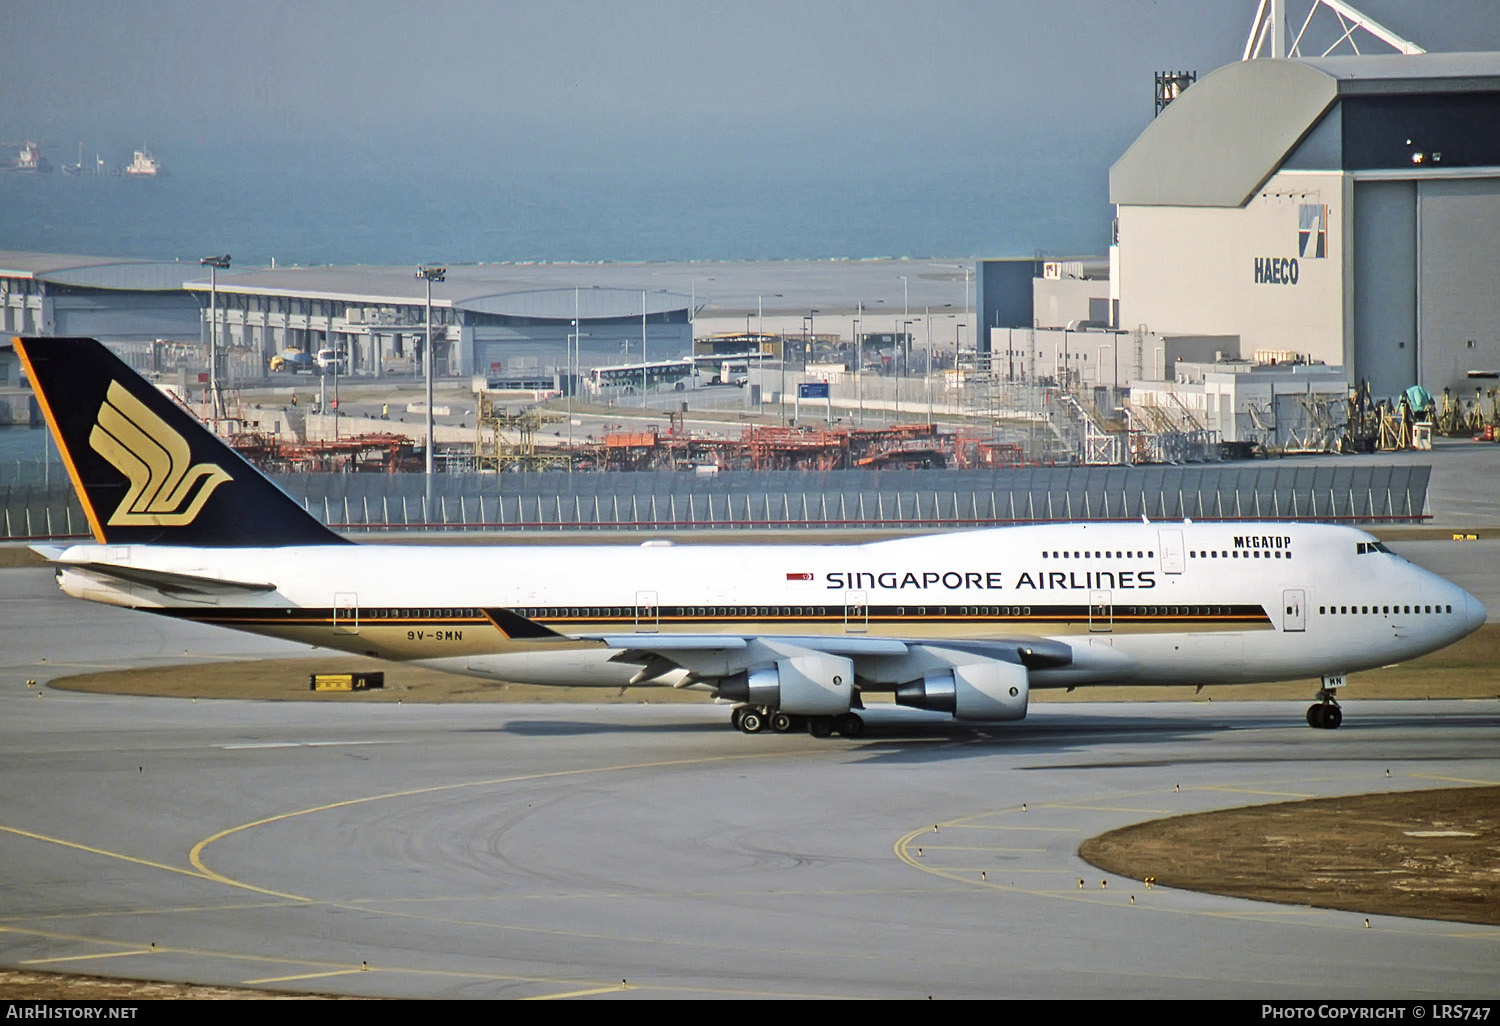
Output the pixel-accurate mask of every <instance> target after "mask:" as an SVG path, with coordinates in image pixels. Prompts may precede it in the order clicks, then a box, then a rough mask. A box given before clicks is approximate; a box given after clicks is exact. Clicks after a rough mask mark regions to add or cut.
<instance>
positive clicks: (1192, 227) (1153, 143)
mask: <svg viewBox="0 0 1500 1026" xmlns="http://www.w3.org/2000/svg"><path fill="white" fill-rule="evenodd" d="M1110 199H1111V202H1112V203H1114V204H1115V206H1116V209H1117V221H1116V233H1115V234H1116V243H1115V245H1114V246H1113V247H1112V249H1111V261H1110V262H1111V269H1110V293H1111V296H1110V298H1111V299H1112V300H1113V301H1114V303H1113V304H1112V305H1113V306H1114V307H1115V310H1116V311H1117V313H1116V318H1117V320H1116V325H1117V327H1118V328H1120V329H1124V330H1136V331H1149V332H1152V333H1154V334H1158V335H1174V334H1182V335H1200V336H1221V337H1223V336H1238V337H1239V339H1240V345H1239V349H1240V351H1241V353H1242V354H1243V355H1245V356H1247V357H1248V356H1250V355H1251V354H1252V353H1254V352H1258V351H1280V352H1287V353H1296V354H1300V355H1301V356H1303V357H1305V358H1307V359H1309V360H1312V361H1321V362H1324V363H1327V364H1330V365H1341V366H1343V367H1344V368H1345V369H1346V371H1347V373H1348V376H1349V378H1350V380H1351V381H1358V380H1362V379H1368V380H1369V381H1370V384H1371V387H1372V391H1373V394H1375V395H1376V396H1392V395H1395V394H1397V393H1399V392H1400V391H1402V390H1404V389H1405V388H1406V387H1407V386H1409V385H1412V384H1421V385H1423V386H1425V387H1426V388H1427V389H1429V390H1430V391H1432V392H1434V393H1437V392H1441V390H1442V389H1444V388H1451V389H1453V390H1454V391H1455V392H1458V391H1462V392H1464V393H1472V389H1473V388H1474V387H1475V384H1476V380H1475V379H1476V378H1480V379H1481V380H1480V381H1479V382H1478V383H1479V384H1483V380H1482V377H1483V376H1490V375H1493V374H1494V373H1495V372H1496V371H1497V370H1500V288H1497V287H1496V284H1497V268H1500V54H1494V53H1448V54H1420V55H1390V56H1386V55H1379V56H1356V57H1330V58H1323V59H1314V60H1303V59H1298V60H1266V59H1259V60H1247V61H1243V62H1241V63H1238V64H1231V65H1229V66H1227V67H1224V68H1221V69H1219V70H1217V71H1215V72H1214V73H1212V74H1210V75H1207V76H1205V77H1204V78H1203V79H1202V80H1201V81H1199V82H1197V83H1196V84H1194V85H1193V86H1192V87H1191V88H1189V89H1186V90H1185V91H1184V92H1183V93H1182V94H1181V96H1180V97H1178V98H1177V99H1176V100H1174V101H1173V102H1171V104H1170V105H1169V106H1167V107H1166V109H1165V110H1163V111H1162V113H1161V114H1160V116H1159V117H1157V118H1156V120H1155V121H1153V122H1152V123H1151V125H1150V126H1149V127H1148V128H1147V129H1146V131H1145V132H1143V133H1142V134H1141V136H1140V137H1139V138H1138V139H1137V140H1136V142H1135V143H1134V144H1133V145H1132V146H1131V147H1130V148H1129V149H1128V150H1127V151H1126V153H1125V154H1124V155H1123V156H1122V157H1121V158H1120V159H1119V161H1118V162H1116V164H1115V165H1114V167H1113V168H1112V169H1111V171H1110ZM1162 376H1163V377H1170V376H1171V375H1170V374H1163V375H1162Z"/></svg>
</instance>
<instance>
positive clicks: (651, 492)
mask: <svg viewBox="0 0 1500 1026" xmlns="http://www.w3.org/2000/svg"><path fill="white" fill-rule="evenodd" d="M1430 475H1431V468H1430V467H1428V466H1419V465H1369V464H1365V465H1362V464H1360V463H1358V462H1355V461H1350V462H1348V463H1341V464H1338V465H1332V466H1329V465H1318V466H1308V465H1296V464H1291V463H1248V464H1212V465H1187V466H1146V467H1028V468H1014V469H995V470H880V471H870V470H839V471H824V472H813V471H759V472H755V471H743V472H741V471H736V472H721V473H718V474H694V473H688V472H675V471H660V472H642V473H629V472H607V473H587V474H584V473H578V474H567V473H515V474H438V475H437V476H436V477H435V478H434V482H433V484H434V487H433V497H432V502H431V504H430V505H429V504H428V502H427V500H426V482H425V478H424V477H423V475H421V474H282V475H273V480H275V481H276V483H277V484H278V485H280V486H281V488H282V489H284V490H285V491H286V492H287V494H289V495H290V496H292V498H293V499H295V500H296V501H297V502H298V503H300V504H301V505H302V506H303V507H304V508H305V509H307V510H308V511H309V512H310V513H311V514H312V515H313V516H314V517H316V518H317V519H318V520H320V521H322V522H323V523H325V524H327V525H329V526H330V527H332V528H333V529H335V530H339V531H350V532H353V533H381V532H410V531H434V532H441V531H556V530H611V531H617V530H642V531H662V530H707V529H751V528H754V529H776V528H796V529H807V528H907V529H914V528H958V527H985V526H1002V525H1007V524H1025V523H1039V522H1048V521H1109V520H1138V519H1140V518H1141V517H1143V516H1144V517H1146V518H1148V519H1150V520H1181V519H1184V518H1188V519H1193V520H1303V521H1322V522H1328V523H1346V524H1382V523H1415V522H1420V521H1422V520H1424V519H1426V517H1427V516H1428V513H1427V508H1426V507H1427V488H1428V481H1429V478H1430ZM87 535H88V522H87V519H86V518H85V516H84V514H83V510H82V508H81V507H80V506H79V504H78V501H77V499H76V498H75V497H74V495H73V490H72V487H71V485H70V484H69V482H68V479H67V475H66V473H65V472H64V471H63V468H62V466H61V464H58V463H53V464H52V465H51V466H50V467H46V468H44V467H42V466H41V464H40V463H34V464H26V465H22V464H16V463H10V464H4V465H0V540H13V541H42V540H49V539H65V538H81V537H86V536H87Z"/></svg>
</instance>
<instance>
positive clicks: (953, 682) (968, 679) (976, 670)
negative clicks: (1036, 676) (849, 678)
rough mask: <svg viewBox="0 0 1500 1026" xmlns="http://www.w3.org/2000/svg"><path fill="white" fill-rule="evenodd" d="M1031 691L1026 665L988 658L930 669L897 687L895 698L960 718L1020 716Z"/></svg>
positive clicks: (1000, 718)
mask: <svg viewBox="0 0 1500 1026" xmlns="http://www.w3.org/2000/svg"><path fill="white" fill-rule="evenodd" d="M1030 694H1031V688H1030V683H1029V680H1028V678H1027V675H1026V667H1024V666H1019V665H1017V664H1015V663H1004V662H987V663H969V664H966V665H964V666H955V667H953V669H951V670H942V671H939V672H935V673H929V674H926V675H925V676H923V677H921V678H920V679H918V680H913V681H908V682H907V683H905V684H902V685H901V686H900V687H898V688H896V702H897V704H899V705H907V706H911V707H912V708H913V709H931V710H933V711H935V712H945V713H951V714H952V715H953V717H954V719H959V720H1022V719H1025V718H1026V702H1027V700H1028V698H1029V697H1030Z"/></svg>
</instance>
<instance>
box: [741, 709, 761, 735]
mask: <svg viewBox="0 0 1500 1026" xmlns="http://www.w3.org/2000/svg"><path fill="white" fill-rule="evenodd" d="M765 729H766V718H765V717H764V716H762V715H761V713H760V710H759V709H746V710H745V711H744V712H742V713H740V730H742V731H744V732H745V733H746V734H759V733H760V732H761V731H763V730H765Z"/></svg>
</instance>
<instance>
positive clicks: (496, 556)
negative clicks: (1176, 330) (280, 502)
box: [58, 523, 1485, 689]
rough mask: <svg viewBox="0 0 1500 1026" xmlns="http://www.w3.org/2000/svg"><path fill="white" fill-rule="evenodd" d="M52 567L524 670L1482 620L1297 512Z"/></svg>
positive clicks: (1111, 658) (1213, 643) (1176, 669)
mask: <svg viewBox="0 0 1500 1026" xmlns="http://www.w3.org/2000/svg"><path fill="white" fill-rule="evenodd" d="M58 561H59V562H60V563H61V564H63V565H64V567H66V566H67V564H84V563H87V564H92V565H93V566H94V567H95V568H98V567H116V568H125V569H136V570H145V571H154V572H158V573H163V574H167V573H170V574H181V575H185V576H187V577H189V578H192V579H209V580H221V581H224V582H230V583H228V584H226V586H225V588H224V589H223V590H222V591H215V590H213V589H204V590H199V591H196V592H194V591H192V590H191V589H188V590H184V589H175V588H161V587H153V586H152V585H151V584H149V583H141V580H142V578H140V577H137V578H135V579H130V578H129V577H121V576H112V575H110V574H108V573H99V572H96V570H86V569H66V568H65V569H63V570H62V571H61V573H60V578H61V583H62V587H63V588H64V590H66V591H67V592H68V593H69V594H72V595H75V596H78V597H80V598H86V599H93V600H97V601H103V602H109V603H113V604H116V605H122V606H129V607H133V608H141V609H148V610H153V611H157V612H164V613H170V614H171V615H175V616H180V617H184V618H188V619H193V620H198V621H201V622H207V623H217V624H221V625H224V626H229V627H234V628H237V629H242V630H249V631H254V632H258V633H263V634H268V635H274V636H278V637H287V638H293V639H296V640H299V641H306V642H310V643H313V644H319V645H326V646H329V647H332V648H337V649H343V650H345V651H350V652H357V653H362V654H368V655H373V656H378V657H381V658H386V659H394V660H401V661H412V662H420V663H422V664H424V665H430V666H435V667H439V668H442V669H447V670H454V671H458V672H465V673H470V674H474V675H477V676H483V677H488V678H492V679H500V680H508V681H516V682H521V683H545V684H576V685H608V686H620V685H623V684H625V683H626V682H627V681H631V680H636V681H640V680H641V677H640V673H639V671H640V669H641V666H640V660H637V661H636V662H634V663H631V662H622V661H619V659H618V658H617V657H619V656H620V654H621V652H622V651H627V650H633V649H634V648H636V647H637V646H636V642H639V643H640V646H639V647H641V648H642V649H647V650H649V649H651V648H652V646H653V644H654V642H655V639H659V638H664V637H667V636H670V637H674V638H681V637H682V636H685V635H695V634H701V635H706V636H714V637H719V636H726V637H727V636H738V637H742V638H745V639H758V640H757V641H756V643H757V644H769V645H771V646H772V648H775V647H776V645H777V643H778V639H785V640H787V641H788V642H796V643H798V644H800V643H801V642H797V640H796V639H804V640H805V639H816V638H836V639H839V642H840V643H841V644H844V645H846V646H848V645H855V644H857V643H859V642H858V640H857V639H881V638H890V639H904V640H906V641H909V642H913V643H916V644H919V645H920V646H921V647H922V648H923V650H924V652H927V653H928V656H925V657H924V658H928V661H929V662H930V661H931V659H933V658H938V657H937V656H932V655H931V653H933V652H937V653H941V652H943V651H945V649H944V645H945V644H949V645H958V644H961V643H963V642H984V641H994V640H999V641H1012V640H1016V639H1053V640H1055V641H1057V642H1062V643H1064V644H1066V645H1067V646H1068V647H1069V648H1070V649H1071V650H1072V653H1073V662H1072V664H1071V665H1070V666H1069V667H1067V668H1057V669H1052V670H1049V669H1045V668H1044V669H1039V670H1035V671H1033V673H1032V675H1031V681H1032V686H1034V687H1047V686H1065V685H1066V686H1071V685H1075V684H1091V683H1141V684H1157V683H1174V684H1214V683H1238V682H1250V681H1263V680H1279V679H1292V678H1301V677H1313V676H1319V675H1331V674H1343V673H1348V672H1352V671H1355V670H1361V669H1367V668H1370V667H1376V666H1382V665H1385V664H1389V663H1393V662H1397V661H1400V660H1403V659H1409V658H1412V657H1414V656H1417V655H1421V654H1423V653H1425V652H1430V651H1433V650H1435V649H1438V648H1441V647H1443V646H1444V645H1447V644H1450V643H1452V642H1453V641H1456V640H1458V639H1459V638H1461V637H1463V636H1465V635H1466V634H1468V633H1470V632H1471V631H1473V630H1475V629H1477V627H1478V626H1479V625H1480V624H1481V623H1483V621H1484V618H1485V610H1484V609H1483V607H1482V606H1481V605H1480V604H1479V603H1478V601H1477V600H1475V599H1474V598H1473V597H1472V596H1470V595H1468V594H1467V593H1466V592H1464V591H1463V590H1462V589H1461V588H1458V587H1456V586H1455V585H1453V584H1451V583H1449V582H1447V581H1445V580H1443V579H1442V578H1440V577H1437V576H1436V575H1433V574H1431V573H1428V572H1427V571H1424V570H1422V569H1420V568H1418V567H1416V566H1414V565H1412V564H1411V563H1409V562H1407V561H1406V560H1404V559H1402V558H1400V557H1399V556H1395V555H1393V554H1391V553H1389V552H1387V551H1384V549H1383V548H1382V547H1380V546H1378V545H1377V544H1376V543H1375V539H1373V538H1372V537H1371V536H1370V535H1368V534H1366V533H1364V532H1362V531H1358V530H1355V529H1352V528H1345V527H1331V526H1324V525H1312V524H1301V523H1170V524H1145V523H1142V524H1118V523H1107V524H1098V523H1096V524H1049V525H1038V526H1027V527H1012V528H996V529H988V530H977V531H966V532H951V533H943V534H934V535H927V536H922V537H915V538H905V539H896V540H887V541H877V542H871V543H865V544H844V545H764V544H749V543H747V544H733V545H720V544H715V545H699V544H681V545H678V544H671V543H665V542H648V543H646V544H645V545H632V546H620V545H568V546H553V545H507V546H479V545H441V546H439V545H358V546H327V547H301V548H299V547H292V548H267V549H236V548H222V549H215V548H184V547H172V546H149V545H131V546H110V545H78V546H74V547H72V548H70V549H68V550H67V551H66V552H64V553H63V554H61V556H60V557H59V559H58ZM145 579H146V580H149V578H145ZM257 584H258V585H262V586H263V587H262V589H260V590H253V589H249V588H242V587H239V586H241V585H257ZM512 614H519V616H516V615H512ZM522 618H524V619H522ZM535 624H541V625H542V626H543V627H545V628H547V629H548V630H545V631H544V630H541V629H539V628H536V627H535ZM518 625H519V627H518ZM553 632H555V633H553ZM632 639H633V640H632ZM851 639H854V640H851ZM689 644H690V640H689ZM813 647H817V646H816V645H814V646H813ZM873 651H874V650H873V649H872V652H873ZM747 658H748V657H747ZM914 659H915V657H901V658H893V657H890V656H889V655H879V654H876V655H871V656H869V657H867V658H863V661H862V662H858V663H857V664H856V665H857V669H858V672H859V675H860V681H861V684H862V686H864V687H867V688H872V689H879V688H882V687H886V686H893V685H894V684H896V683H899V682H900V680H901V679H902V677H903V675H905V674H911V673H914V672H921V671H922V665H919V664H920V663H921V660H915V661H914ZM950 661H951V659H950ZM726 665H727V664H726ZM731 668H732V667H731ZM653 679H654V680H655V681H656V682H658V683H668V684H670V683H676V682H678V681H679V680H680V679H681V674H680V673H678V674H676V675H674V674H672V673H663V674H662V675H660V676H659V677H657V678H653Z"/></svg>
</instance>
